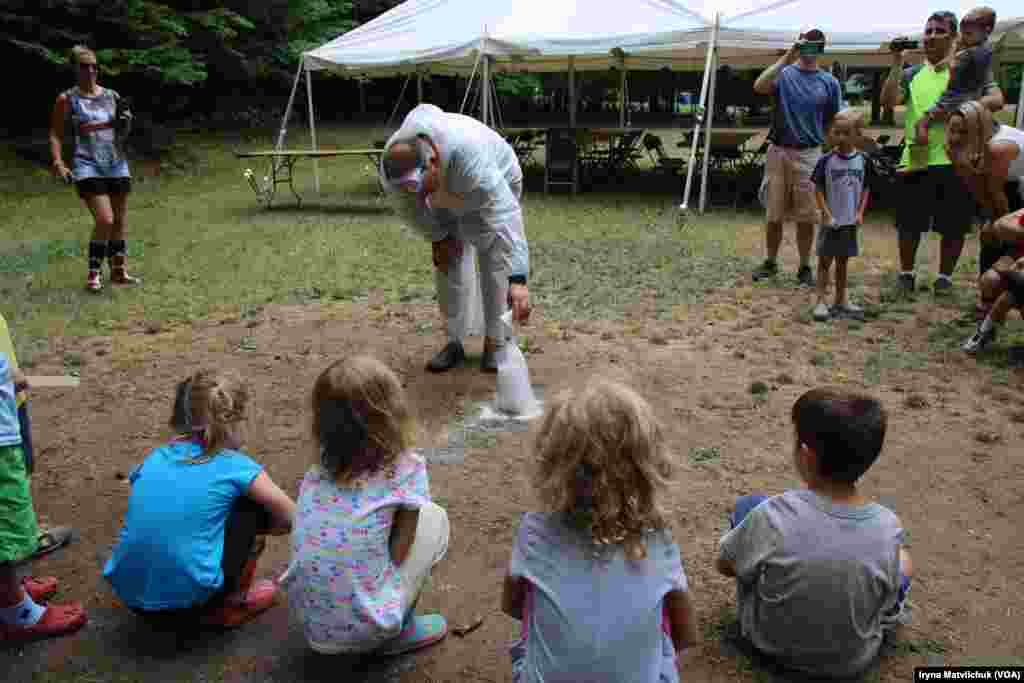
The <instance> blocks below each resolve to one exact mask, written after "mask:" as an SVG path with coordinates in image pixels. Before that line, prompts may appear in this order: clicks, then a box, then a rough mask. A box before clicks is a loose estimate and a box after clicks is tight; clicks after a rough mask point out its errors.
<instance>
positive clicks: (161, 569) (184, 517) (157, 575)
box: [103, 370, 295, 627]
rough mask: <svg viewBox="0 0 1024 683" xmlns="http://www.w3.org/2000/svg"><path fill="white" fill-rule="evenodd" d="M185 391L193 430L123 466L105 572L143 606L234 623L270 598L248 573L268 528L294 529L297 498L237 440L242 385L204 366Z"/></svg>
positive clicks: (121, 592) (268, 584)
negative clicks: (126, 488)
mask: <svg viewBox="0 0 1024 683" xmlns="http://www.w3.org/2000/svg"><path fill="white" fill-rule="evenodd" d="M179 393H183V392H179ZM187 395H188V411H189V416H188V421H187V423H188V426H189V429H190V433H189V434H188V435H185V436H181V437H179V438H177V439H175V440H174V441H172V442H170V443H167V444H164V445H162V446H158V447H157V448H155V449H153V450H152V451H150V453H149V454H148V455H147V456H146V459H145V460H144V461H143V463H142V464H141V465H139V466H137V467H136V468H135V469H134V470H132V472H131V474H130V475H129V481H130V482H131V485H132V493H131V496H130V497H129V499H128V511H127V513H126V514H125V521H124V526H123V527H122V529H121V533H120V539H119V541H118V543H117V545H116V546H115V547H114V551H113V554H112V555H111V557H110V559H109V560H108V561H107V564H106V566H105V567H104V569H103V576H104V577H106V578H107V580H108V581H109V582H110V584H111V586H112V587H113V589H114V592H115V593H116V594H117V596H118V597H119V598H120V599H121V601H123V602H124V603H125V604H126V605H127V606H128V607H130V608H131V609H133V610H134V611H136V612H137V613H139V614H142V615H154V616H156V615H161V616H171V617H173V618H175V619H181V618H185V619H190V620H199V621H201V622H203V623H205V624H209V625H214V626H224V627H232V626H238V625H240V624H242V623H244V622H245V621H248V620H249V619H251V618H252V617H254V616H256V615H257V614H259V613H260V612H263V611H264V610H266V609H269V608H270V607H272V606H273V605H274V603H275V602H276V598H277V585H276V583H274V582H273V581H269V580H262V581H255V580H254V577H255V573H256V563H257V561H258V559H259V556H260V554H262V552H263V549H264V546H265V540H264V538H263V536H264V535H265V534H271V535H283V534H286V533H288V532H289V531H290V530H291V521H292V515H293V513H294V509H295V504H294V503H293V502H292V500H291V498H289V497H288V495H287V494H286V493H284V491H282V490H281V489H280V488H279V487H278V486H277V484H275V483H274V482H273V480H271V478H270V477H269V476H268V475H267V473H266V472H264V471H263V467H262V466H260V465H259V464H257V463H256V462H254V461H253V460H252V458H250V457H249V456H248V455H246V454H245V453H243V452H241V450H239V449H240V448H241V445H242V428H243V425H244V424H245V422H246V420H247V418H248V415H249V410H248V407H249V389H248V387H247V385H246V384H245V383H244V382H243V381H242V380H241V379H240V378H238V377H237V376H235V375H232V374H228V373H220V372H216V371H213V370H202V371H200V372H197V373H196V374H195V375H193V376H192V377H191V379H190V380H189V381H188V386H187Z"/></svg>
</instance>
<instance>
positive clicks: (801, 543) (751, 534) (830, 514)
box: [719, 489, 903, 676]
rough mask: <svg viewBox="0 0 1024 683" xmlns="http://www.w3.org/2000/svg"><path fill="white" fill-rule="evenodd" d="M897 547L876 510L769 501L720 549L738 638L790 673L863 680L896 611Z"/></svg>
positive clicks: (808, 500)
mask: <svg viewBox="0 0 1024 683" xmlns="http://www.w3.org/2000/svg"><path fill="white" fill-rule="evenodd" d="M902 541H903V529H902V528H900V523H899V520H898V518H897V517H896V515H895V514H893V513H892V511H890V510H889V509H887V508H885V507H883V506H881V505H879V504H877V503H868V504H867V505H861V506H850V505H837V504H833V503H832V502H831V501H829V500H827V499H825V498H822V497H820V496H818V495H817V494H815V493H814V492H812V491H809V490H807V489H802V490H797V491H787V492H786V493H783V494H781V495H778V496H774V497H772V498H769V499H768V500H766V501H764V502H763V503H761V504H760V505H758V506H757V507H756V508H754V509H753V510H751V511H750V513H749V514H748V515H747V516H746V517H745V518H744V519H743V522H742V523H741V524H740V525H739V526H738V527H736V528H735V529H733V530H732V531H730V532H729V533H727V534H726V535H725V536H723V537H722V539H721V541H719V553H720V555H721V557H723V558H725V559H727V560H729V561H731V562H733V563H734V564H735V567H736V577H737V583H738V586H739V590H738V600H739V606H738V607H739V610H738V611H739V619H740V625H741V627H742V629H743V634H744V635H745V636H746V637H747V638H748V639H750V641H751V642H752V643H753V644H754V645H755V646H756V647H757V648H758V649H759V650H761V651H762V652H764V653H766V654H769V655H772V656H774V657H776V658H777V659H779V660H781V661H783V662H784V663H786V664H787V665H789V666H791V667H792V668H794V669H799V670H802V671H807V672H810V673H814V674H818V675H822V674H827V675H829V676H851V675H857V674H859V673H861V672H862V671H864V670H865V669H866V668H867V667H868V665H869V664H870V663H871V661H872V660H873V659H874V658H875V656H876V655H877V654H878V649H879V647H880V645H881V643H882V623H881V620H882V614H883V613H884V612H886V611H888V610H889V609H891V608H892V607H893V606H894V605H895V604H896V599H897V596H898V592H899V586H900V580H901V574H900V563H899V546H900V544H901V543H902Z"/></svg>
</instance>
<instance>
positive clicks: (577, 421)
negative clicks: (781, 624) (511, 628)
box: [502, 381, 697, 683]
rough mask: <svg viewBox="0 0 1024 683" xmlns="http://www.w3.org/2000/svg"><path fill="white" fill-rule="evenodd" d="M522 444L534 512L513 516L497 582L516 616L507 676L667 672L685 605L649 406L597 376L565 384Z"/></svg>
mask: <svg viewBox="0 0 1024 683" xmlns="http://www.w3.org/2000/svg"><path fill="white" fill-rule="evenodd" d="M534 451H535V457H536V459H537V462H536V466H535V470H534V475H533V485H534V487H535V489H536V491H537V494H538V497H539V502H540V503H541V504H542V505H543V507H544V508H545V511H544V512H529V513H526V514H525V515H523V517H522V520H521V521H520V525H519V531H518V534H517V536H516V541H515V546H514V547H513V549H512V560H511V564H510V566H509V569H508V573H507V575H506V577H505V583H504V588H503V591H502V609H503V610H504V611H505V613H506V614H508V615H510V616H511V617H513V618H515V619H518V620H520V621H521V622H522V630H521V634H520V638H519V639H518V640H517V641H516V642H514V643H513V644H512V646H511V657H512V672H513V674H512V679H513V680H514V681H516V683H526V682H532V681H551V680H559V681H564V680H586V681H589V682H592V683H593V682H597V681H638V682H643V683H656V682H660V681H667V682H672V681H678V680H679V672H678V666H677V661H676V655H677V653H682V651H683V650H684V649H685V648H688V647H691V646H693V645H694V644H696V642H697V630H696V613H695V610H694V607H693V602H692V600H691V598H690V591H689V586H688V584H687V580H686V574H685V572H684V571H683V565H682V560H681V558H680V554H679V548H678V546H677V545H676V544H675V543H674V542H673V541H672V538H671V534H670V531H669V528H668V521H667V519H666V513H665V509H664V503H665V496H666V494H667V486H668V483H669V481H670V480H671V478H672V476H673V473H674V469H675V467H674V464H673V462H672V459H671V456H670V454H669V452H668V449H667V448H666V445H665V442H664V436H663V434H662V431H661V426H660V425H659V423H658V421H657V419H656V418H655V415H654V411H653V410H652V409H651V406H650V405H649V404H648V403H647V402H646V401H645V400H644V399H642V398H641V397H640V396H638V395H637V394H636V393H635V392H634V391H632V390H631V389H629V388H627V387H625V386H622V385H620V384H616V383H613V382H609V381H593V382H591V383H590V384H588V385H587V386H585V387H584V388H583V389H582V390H580V391H578V392H576V391H566V392H564V393H562V394H560V395H558V396H557V397H555V398H554V399H553V400H552V401H551V403H550V404H549V405H548V407H547V409H546V411H545V415H544V418H543V421H542V423H541V426H540V431H539V433H538V434H537V437H536V441H535V442H534Z"/></svg>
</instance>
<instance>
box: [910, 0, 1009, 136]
mask: <svg viewBox="0 0 1024 683" xmlns="http://www.w3.org/2000/svg"><path fill="white" fill-rule="evenodd" d="M995 28H996V12H995V10H994V9H992V8H991V7H975V8H974V9H972V10H970V11H969V12H968V13H967V14H965V15H964V18H963V19H962V20H961V21H960V36H959V37H958V38H957V40H956V47H954V54H953V56H952V58H947V60H946V61H947V63H948V64H949V68H950V74H949V84H948V85H947V86H946V90H945V91H944V92H943V93H942V95H940V96H939V99H938V101H937V102H936V103H935V104H933V105H932V106H931V107H930V108H929V109H928V110H927V111H925V113H924V115H923V116H922V117H921V118H920V119H919V120H918V122H917V124H916V125H915V126H914V142H915V143H916V144H918V145H927V144H928V136H929V130H928V129H929V126H931V124H932V123H934V122H936V121H945V120H946V119H947V118H948V117H949V115H950V114H952V113H953V112H955V111H956V110H957V109H958V108H959V107H960V105H961V104H963V103H964V102H967V101H968V100H977V99H980V98H981V95H982V92H983V91H984V88H985V86H986V85H988V83H989V81H991V80H992V45H991V44H990V43H989V42H988V39H989V37H990V36H991V35H992V31H994V30H995Z"/></svg>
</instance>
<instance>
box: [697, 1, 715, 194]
mask: <svg viewBox="0 0 1024 683" xmlns="http://www.w3.org/2000/svg"><path fill="white" fill-rule="evenodd" d="M715 21H716V23H717V21H718V19H717V17H716V19H715ZM712 54H713V55H714V58H713V59H712V60H711V87H710V88H708V125H707V127H705V128H704V168H703V169H701V178H700V213H701V214H703V213H704V208H705V207H706V206H707V196H708V166H709V165H710V163H711V129H712V128H714V125H715V85H716V84H717V83H718V46H717V45H716V46H715V47H714V48H713V53H712Z"/></svg>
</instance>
